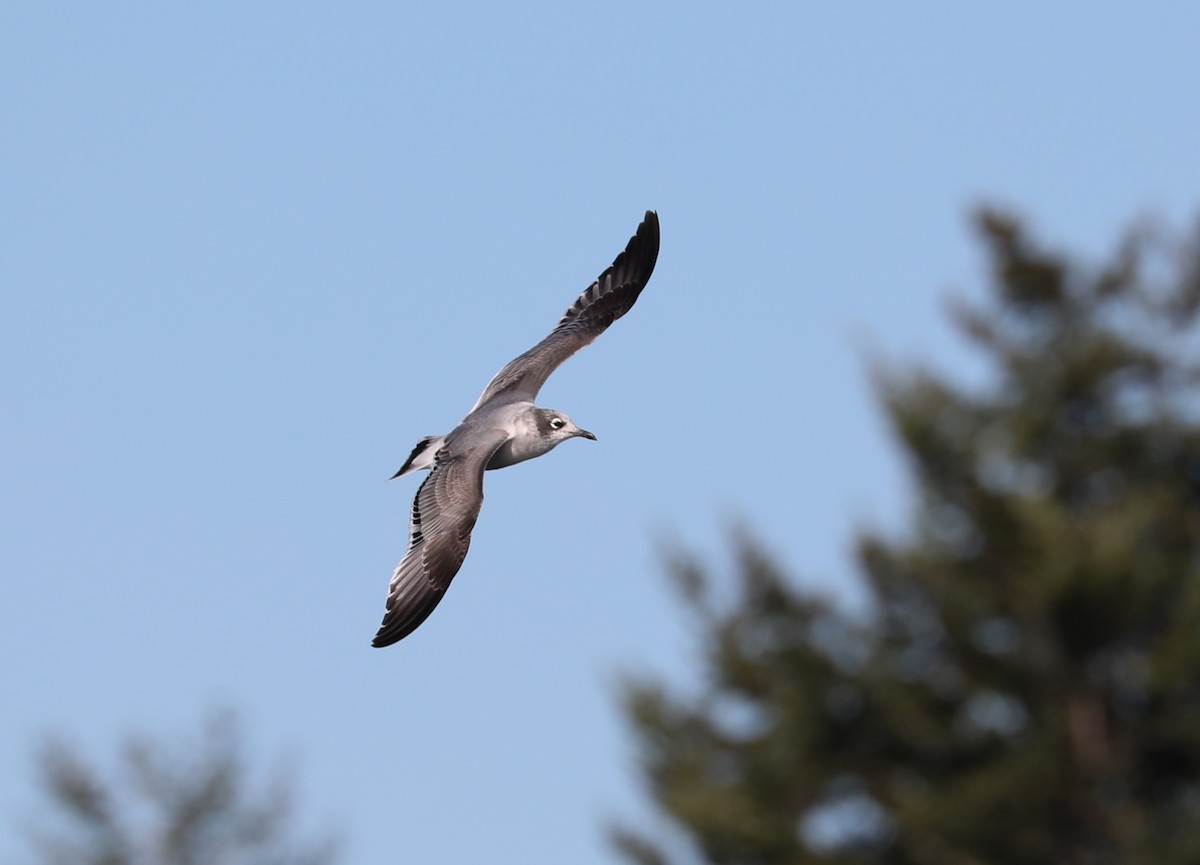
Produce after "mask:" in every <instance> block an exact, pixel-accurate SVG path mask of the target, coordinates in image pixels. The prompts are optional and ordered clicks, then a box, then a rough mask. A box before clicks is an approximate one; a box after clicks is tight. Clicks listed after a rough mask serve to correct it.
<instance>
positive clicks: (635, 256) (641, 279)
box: [610, 210, 661, 285]
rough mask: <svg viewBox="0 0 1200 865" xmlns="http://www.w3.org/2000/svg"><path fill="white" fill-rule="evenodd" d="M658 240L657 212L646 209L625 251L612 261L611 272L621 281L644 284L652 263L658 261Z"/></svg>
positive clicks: (659, 237)
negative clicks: (617, 275)
mask: <svg viewBox="0 0 1200 865" xmlns="http://www.w3.org/2000/svg"><path fill="white" fill-rule="evenodd" d="M660 240H661V235H660V232H659V227H658V213H657V212H655V211H653V210H647V211H646V215H645V216H643V217H642V222H641V224H640V225H639V226H638V227H637V232H636V233H635V234H634V235H633V237H631V238H629V243H628V244H626V246H625V251H624V252H623V253H621V254H620V255H618V256H617V259H616V260H615V261H614V262H613V266H612V268H611V269H610V270H611V272H613V273H615V274H619V279H620V281H621V282H630V283H635V284H638V285H645V284H646V283H647V282H649V281H650V275H651V274H652V273H654V265H655V264H657V263H658V247H659V243H660Z"/></svg>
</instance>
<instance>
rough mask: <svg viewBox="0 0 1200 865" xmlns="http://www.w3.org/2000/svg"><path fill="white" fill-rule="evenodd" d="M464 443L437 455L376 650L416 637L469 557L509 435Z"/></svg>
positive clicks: (496, 432)
mask: <svg viewBox="0 0 1200 865" xmlns="http://www.w3.org/2000/svg"><path fill="white" fill-rule="evenodd" d="M447 438H448V439H449V438H451V437H447ZM464 438H469V440H470V446H469V447H466V448H464V446H463V445H462V443H461V442H459V443H455V442H453V441H449V442H448V443H447V444H446V445H445V446H443V447H442V448H441V449H440V450H438V452H437V455H436V456H435V458H434V465H433V470H432V471H430V473H429V476H428V477H427V478H425V482H424V483H422V484H421V487H420V489H418V490H417V495H416V498H414V499H413V505H412V519H411V521H410V523H409V539H408V552H406V553H405V554H404V558H403V559H401V561H400V564H399V565H397V566H396V570H395V571H394V572H393V573H392V581H391V584H390V585H389V587H388V599H387V612H385V613H384V616H383V624H382V625H380V627H379V633H377V634H376V635H375V639H374V640H373V641H372V642H371V645H372V646H375V647H377V648H379V647H383V646H390V645H391V644H392V643H395V642H397V641H398V640H402V639H403V638H404V637H407V636H408V635H409V634H411V633H412V632H413V631H415V630H416V629H417V626H418V625H420V624H421V623H422V622H423V621H425V619H426V618H428V616H429V614H430V613H432V612H433V608H434V607H436V606H437V605H438V602H439V601H441V599H442V596H443V595H444V594H445V593H446V588H447V587H448V586H449V585H450V581H451V580H452V579H454V575H455V574H457V573H458V569H459V568H461V567H462V563H463V559H465V558H466V557H467V547H469V546H470V544H471V529H473V528H474V527H475V520H476V519H477V518H478V517H479V508H480V506H481V505H482V504H483V471H484V469H485V468H486V466H487V464H488V461H489V460H490V459H491V458H492V455H493V454H495V453H496V451H497V449H498V448H499V447H500V446H501V445H502V444H504V443H505V442H506V441H508V438H509V434H508V433H507V432H505V431H504V430H501V429H485V430H477V431H471V433H470V435H469V436H464Z"/></svg>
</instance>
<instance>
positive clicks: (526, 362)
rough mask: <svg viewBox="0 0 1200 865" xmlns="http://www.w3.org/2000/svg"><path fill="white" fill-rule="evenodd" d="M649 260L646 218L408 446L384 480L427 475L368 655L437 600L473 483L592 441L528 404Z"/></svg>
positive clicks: (626, 302)
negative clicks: (448, 426) (523, 344)
mask: <svg viewBox="0 0 1200 865" xmlns="http://www.w3.org/2000/svg"><path fill="white" fill-rule="evenodd" d="M657 260H658V215H657V214H656V213H655V212H654V211H652V210H648V211H646V216H645V218H644V219H643V220H642V223H641V225H639V226H638V229H637V233H636V234H634V236H633V237H631V238H630V239H629V243H628V245H626V247H625V251H624V252H622V253H621V254H620V255H618V256H617V257H616V259H615V260H614V261H613V263H612V266H611V267H609V268H608V269H607V270H606V271H604V273H602V274H600V276H599V278H597V279H596V281H595V282H593V283H592V284H591V285H589V286H588V287H587V289H586V290H585V291H584V292H583V294H581V295H579V297H578V298H576V300H575V302H574V303H573V304H571V306H570V307H569V308H568V309H567V311H566V314H565V315H563V317H562V319H561V320H560V321H559V322H558V326H557V327H555V328H554V330H552V331H550V335H549V336H547V337H546V338H545V339H543V340H542V341H541V342H539V343H538V344H537V345H535V346H534V347H533V348H531V349H529V351H527V352H525V353H524V354H521V355H518V356H517V357H516V358H514V359H513V360H511V361H509V363H508V364H506V365H505V366H504V368H503V369H501V370H500V372H498V373H496V376H495V377H494V378H493V379H492V380H491V381H490V382H489V383H488V386H487V387H486V388H484V390H483V394H482V395H481V396H480V397H479V400H478V401H477V402H476V403H475V406H474V407H473V408H472V409H471V411H470V412H468V413H467V416H466V417H465V418H463V419H462V422H461V423H459V425H458V426H456V427H455V428H454V429H452V430H451V431H450V432H448V433H446V435H443V436H426V437H425V438H423V439H421V440H420V441H419V442H417V444H416V447H414V448H413V450H412V453H411V454H409V455H408V459H407V460H405V461H404V465H402V466H401V467H400V470H399V471H398V472H396V474H394V475H393V476H392V477H393V478H398V477H401V476H403V475H407V474H409V473H411V472H415V471H420V470H424V469H429V476H428V477H426V478H425V480H424V482H422V484H421V486H420V488H419V489H418V490H417V495H416V497H415V498H414V499H413V504H412V515H411V518H410V521H409V527H408V551H407V552H406V553H405V554H404V558H403V559H401V560H400V564H399V565H397V566H396V570H395V571H394V572H393V573H392V580H391V583H390V584H389V586H388V597H387V610H386V612H385V613H384V616H383V624H382V625H381V626H380V628H379V633H377V634H376V635H375V639H374V640H373V641H372V642H371V645H373V646H375V647H377V648H380V647H383V646H390V645H391V644H392V643H395V642H397V641H399V640H402V639H404V638H405V637H407V636H408V635H409V634H411V633H412V632H413V631H414V630H416V629H417V627H418V626H419V625H420V624H421V623H422V622H424V621H425V619H426V618H428V617H429V614H430V613H432V612H433V608H434V607H436V606H437V605H438V603H439V602H440V601H441V600H442V596H443V595H445V594H446V589H447V588H448V587H449V585H450V581H451V580H452V579H454V575H455V574H457V573H458V570H459V568H461V567H462V563H463V560H464V559H465V558H466V556H467V547H468V546H469V545H470V543H471V529H472V528H474V526H475V520H476V519H478V517H479V508H480V507H481V506H482V504H483V473H484V471H485V470H487V469H501V468H505V467H506V466H511V465H515V464H517V463H519V462H524V461H525V460H529V459H533V458H534V457H540V456H541V455H542V454H544V453H548V452H549V451H550V450H552V449H553V448H555V447H557V446H558V445H559V444H561V443H562V442H565V441H566V440H567V439H570V438H576V437H579V438H585V439H591V440H592V441H595V440H596V437H595V436H594V435H593V434H592V433H590V432H588V431H587V430H585V429H582V428H581V427H579V426H577V425H576V423H575V421H573V420H571V418H570V417H568V416H567V415H566V414H565V413H564V412H561V411H557V410H555V409H548V408H538V407H537V406H536V405H534V404H533V401H534V400H535V399H537V394H538V391H539V390H540V389H541V387H542V385H543V384H545V383H546V379H548V378H549V377H550V374H551V373H553V372H554V370H556V369H558V367H559V366H560V365H561V364H562V362H563V361H565V360H566V359H567V358H569V357H570V356H571V355H573V354H575V352H577V351H579V350H580V349H581V348H583V347H584V346H586V345H589V344H590V343H591V342H592V341H593V340H595V339H596V337H598V336H599V335H600V334H602V333H604V331H605V330H606V329H607V328H608V326H609V325H610V324H612V323H613V322H614V321H616V320H617V319H618V318H620V317H621V316H623V315H624V314H625V313H627V312H629V310H630V309H631V308H632V307H633V304H634V302H635V301H636V300H637V299H638V295H639V294H641V291H642V289H643V288H645V286H646V282H647V281H648V280H649V279H650V274H651V273H653V271H654V263H655V262H656V261H657Z"/></svg>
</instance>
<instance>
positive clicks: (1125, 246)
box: [615, 212, 1200, 865]
mask: <svg viewBox="0 0 1200 865" xmlns="http://www.w3.org/2000/svg"><path fill="white" fill-rule="evenodd" d="M977 226H978V232H979V235H980V237H981V238H982V241H983V243H984V245H985V247H986V250H987V254H988V259H989V262H990V280H989V283H990V285H989V292H988V298H987V300H986V301H985V302H984V303H982V304H980V305H975V306H968V305H965V304H964V305H959V306H957V307H955V309H954V312H953V315H952V319H953V321H954V323H955V325H956V327H957V328H958V329H960V330H961V331H962V332H963V333H964V334H965V335H966V337H967V338H968V339H969V340H971V341H972V343H973V344H974V345H975V346H977V347H978V349H979V350H980V351H982V352H983V353H984V355H985V357H986V358H987V360H988V362H989V364H990V367H991V370H992V372H993V375H992V376H991V378H990V383H989V384H988V385H987V386H985V387H982V388H974V389H969V388H964V387H962V386H959V385H956V384H954V383H952V382H951V381H948V380H947V379H946V378H945V377H942V376H938V375H936V374H933V373H931V372H928V371H922V370H915V371H908V372H905V373H903V374H899V375H897V374H880V375H879V376H878V384H879V391H880V394H881V398H882V400H883V402H884V405H885V408H886V411H887V413H888V415H889V417H890V418H891V420H892V423H893V427H894V430H895V432H896V435H897V436H898V439H899V441H900V444H901V446H902V448H903V450H904V452H905V454H906V456H907V459H908V463H909V465H910V467H911V471H912V474H913V477H914V482H915V483H914V485H915V487H916V489H917V495H916V502H915V503H914V512H913V516H912V519H911V522H910V526H909V528H908V529H907V530H906V533H905V536H904V537H903V538H902V539H900V540H898V541H896V540H887V539H884V538H881V537H878V536H866V537H863V538H862V539H861V540H860V562H861V567H862V572H863V575H864V577H865V582H866V584H867V586H868V589H869V594H870V598H871V605H870V607H871V611H870V613H869V615H866V616H862V615H851V614H849V613H847V612H846V611H844V610H843V609H841V608H840V607H838V606H836V605H831V604H829V603H827V602H824V601H822V600H820V599H818V598H816V597H813V596H811V595H810V594H807V593H806V592H804V591H802V590H800V589H799V588H797V586H796V585H795V583H794V582H793V581H791V580H789V579H788V578H787V577H786V575H785V574H784V573H783V571H782V569H781V568H780V567H778V566H777V565H776V564H775V563H774V562H772V561H770V560H769V559H768V558H767V557H766V556H765V555H764V554H763V553H762V552H761V550H760V548H759V547H758V545H757V544H756V543H755V542H754V541H753V540H752V539H750V538H747V537H744V536H742V537H738V538H737V540H736V543H735V548H736V550H737V558H736V566H735V571H736V576H735V583H736V586H737V589H736V598H735V600H734V601H732V602H726V603H721V602H718V601H715V600H713V599H712V597H711V596H712V595H713V594H714V592H713V590H712V586H711V584H712V583H713V578H712V576H711V575H710V573H709V569H707V568H705V567H704V566H703V565H701V564H700V563H699V562H697V561H695V560H691V559H687V558H683V559H681V561H679V562H678V563H676V564H675V566H674V567H673V571H674V575H675V577H676V581H677V583H678V585H679V586H680V587H681V589H682V591H681V594H682V596H683V597H684V598H685V600H686V603H687V607H688V609H689V611H690V614H691V615H692V616H693V617H694V618H695V620H696V622H697V623H698V627H699V633H700V635H701V643H702V647H703V648H702V664H703V670H704V673H705V677H704V681H705V684H704V685H703V686H702V688H701V689H700V691H699V693H679V692H677V691H673V690H671V689H668V688H667V687H665V686H664V685H663V683H661V682H659V681H655V680H653V679H640V680H635V681H632V682H630V683H629V684H628V686H627V689H626V691H625V706H626V711H627V713H628V715H629V717H630V720H631V723H632V725H633V728H634V731H635V735H636V737H637V740H638V743H639V749H640V754H641V759H642V766H643V771H644V775H645V779H646V782H647V784H648V786H649V789H650V791H651V793H652V795H653V797H654V799H655V801H656V803H657V805H658V807H659V808H660V809H661V810H662V811H663V812H664V813H665V814H666V815H667V816H668V817H669V818H670V821H671V823H673V824H674V826H676V827H677V828H678V829H680V830H682V836H683V838H684V839H686V840H687V841H689V842H690V845H685V846H690V847H692V848H694V849H693V850H692V852H693V853H694V854H695V855H694V856H689V855H687V854H686V853H684V854H680V853H678V852H674V851H675V848H674V847H671V846H670V845H667V847H668V848H669V849H671V850H672V851H673V852H672V853H670V854H669V853H668V852H666V851H665V849H664V846H663V845H661V844H656V843H655V842H653V841H652V840H649V839H647V838H646V837H645V836H644V835H639V834H636V833H634V832H632V831H630V830H628V829H624V828H622V829H619V830H617V831H616V832H615V840H616V842H617V844H618V846H619V847H620V848H621V849H622V851H623V852H624V854H625V856H626V858H628V859H630V860H631V861H635V862H638V863H642V865H665V863H668V862H676V861H681V862H682V861H692V859H698V860H699V861H703V862H710V863H721V865H726V863H728V865H733V863H738V865H783V863H789V865H790V863H796V865H800V863H822V865H832V863H881V865H882V863H887V865H1042V863H1044V865H1117V863H1120V865H1184V863H1187V865H1193V863H1197V862H1200V363H1198V354H1200V352H1198V351H1197V349H1198V348H1200V340H1198V339H1197V329H1196V327H1195V323H1196V322H1195V320H1196V317H1197V313H1198V310H1200V243H1192V244H1191V245H1182V246H1181V245H1170V244H1166V243H1164V242H1162V241H1161V240H1160V239H1159V238H1157V237H1155V236H1154V235H1152V234H1150V233H1147V232H1143V233H1140V234H1133V235H1131V236H1130V237H1129V238H1128V239H1127V240H1126V241H1125V242H1124V243H1122V244H1121V246H1120V248H1119V250H1118V252H1117V254H1116V255H1115V256H1114V257H1113V259H1112V261H1111V262H1109V263H1107V264H1105V265H1103V266H1100V267H1088V266H1085V265H1083V264H1080V263H1078V262H1076V261H1072V260H1070V259H1068V258H1066V257H1064V256H1063V255H1060V254H1058V253H1055V252H1053V251H1050V250H1047V249H1046V248H1044V247H1043V246H1041V245H1039V244H1037V243H1035V242H1034V241H1032V240H1031V239H1030V238H1029V236H1028V233H1027V231H1025V230H1024V229H1023V228H1022V226H1021V225H1020V223H1019V222H1018V221H1017V220H1015V219H1013V218H1010V217H1007V216H1005V215H1001V214H998V213H995V212H985V213H983V214H982V215H980V216H979V218H978V220H977ZM676 846H678V845H676Z"/></svg>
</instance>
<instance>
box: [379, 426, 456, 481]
mask: <svg viewBox="0 0 1200 865" xmlns="http://www.w3.org/2000/svg"><path fill="white" fill-rule="evenodd" d="M445 440H446V437H445V436H425V438H423V439H421V440H420V441H419V442H417V446H416V447H414V448H413V449H412V453H410V454H409V455H408V459H406V460H405V461H404V465H402V466H400V471H398V472H396V473H395V474H394V475H392V476H391V477H390V478H388V480H395V479H396V478H398V477H402V476H403V475H407V474H411V473H412V472H416V471H420V470H421V469H431V468H433V455H434V454H436V453H437V452H438V448H440V447H441V446H442V443H443V442H444V441H445Z"/></svg>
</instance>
